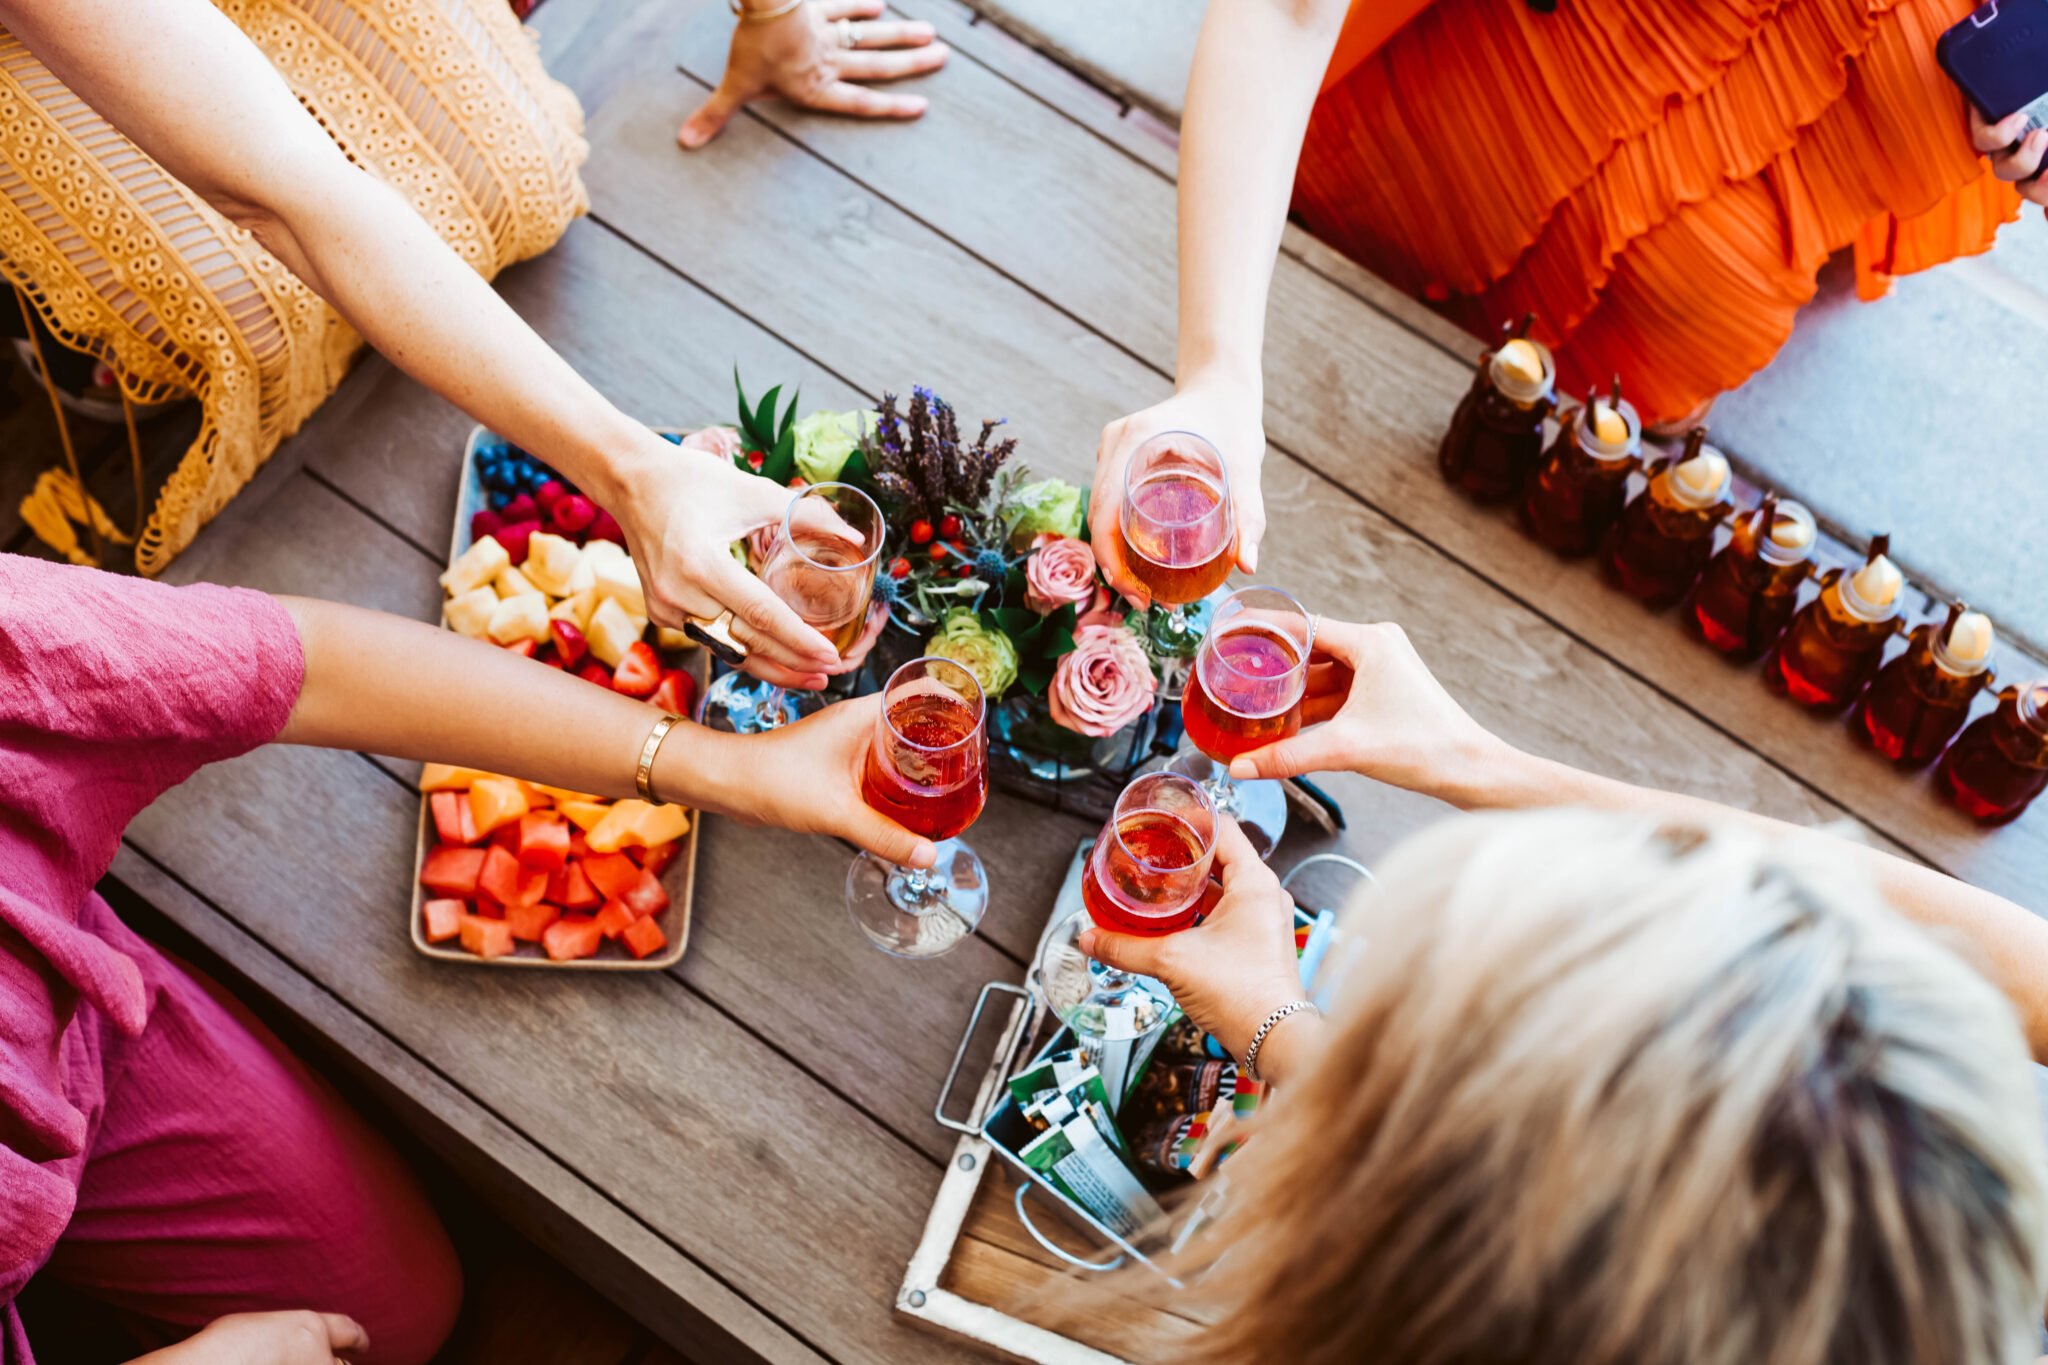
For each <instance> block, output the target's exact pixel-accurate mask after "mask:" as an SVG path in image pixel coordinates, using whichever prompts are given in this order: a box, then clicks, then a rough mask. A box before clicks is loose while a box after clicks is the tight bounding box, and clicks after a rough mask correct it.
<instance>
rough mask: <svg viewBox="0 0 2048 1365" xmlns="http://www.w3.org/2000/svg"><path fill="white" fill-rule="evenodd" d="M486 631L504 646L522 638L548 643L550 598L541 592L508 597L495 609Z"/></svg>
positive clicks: (515, 642)
mask: <svg viewBox="0 0 2048 1365" xmlns="http://www.w3.org/2000/svg"><path fill="white" fill-rule="evenodd" d="M486 633H487V634H489V635H490V637H491V638H492V639H493V640H496V641H497V642H498V643H499V644H501V645H510V644H517V643H518V642H519V641H521V640H533V641H535V642H537V643H545V642H546V640H547V638H548V599H547V598H545V597H543V596H541V595H540V594H539V593H538V592H527V593H521V594H520V595H519V596H517V597H508V598H506V599H505V600H503V601H502V602H500V603H498V605H497V606H496V607H494V608H493V609H492V610H491V623H490V625H489V626H488V627H487V630H486Z"/></svg>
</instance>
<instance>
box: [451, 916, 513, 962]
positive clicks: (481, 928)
mask: <svg viewBox="0 0 2048 1365" xmlns="http://www.w3.org/2000/svg"><path fill="white" fill-rule="evenodd" d="M462 946H463V947H465V948H467V949H469V951H471V952H472V953H475V954H476V955H477V956H478V957H503V956H505V954H507V953H509V952H511V951H512V930H511V928H510V926H508V925H507V924H506V923H505V921H503V920H501V919H483V918H480V917H478V916H476V915H464V916H463V917H462Z"/></svg>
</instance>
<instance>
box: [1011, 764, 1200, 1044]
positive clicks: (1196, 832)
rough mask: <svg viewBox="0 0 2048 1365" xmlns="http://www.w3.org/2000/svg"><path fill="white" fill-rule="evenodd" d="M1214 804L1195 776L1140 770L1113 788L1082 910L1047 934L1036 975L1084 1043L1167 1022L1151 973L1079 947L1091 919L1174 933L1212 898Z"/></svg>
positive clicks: (1169, 998) (1164, 999)
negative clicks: (1115, 963)
mask: <svg viewBox="0 0 2048 1365" xmlns="http://www.w3.org/2000/svg"><path fill="white" fill-rule="evenodd" d="M1215 854H1216V805H1215V802H1214V801H1212V800H1211V799H1210V797H1209V794H1208V793H1207V792H1205V791H1203V790H1202V787H1201V785H1200V784H1199V783H1197V782H1194V781H1191V780H1190V779H1188V778H1186V777H1183V776H1181V775H1180V774H1178V773H1172V772H1156V773H1146V774H1145V775H1143V776H1141V777H1138V778H1135V779H1133V780H1132V781H1131V783H1130V785H1128V786H1126V787H1125V788H1124V789H1123V791H1122V792H1121V793H1120V794H1119V795H1118V796H1117V799H1116V806H1115V808H1114V809H1113V810H1111V812H1110V816H1109V820H1108V821H1107V822H1106V823H1105V824H1104V825H1103V827H1102V832H1101V833H1100V834H1098V835H1097V836H1096V838H1095V846H1094V847H1093V848H1092V849H1090V850H1089V853H1088V865H1087V867H1086V869H1085V870H1084V871H1083V873H1082V876H1081V904H1082V906H1083V907H1084V908H1083V909H1082V910H1081V911H1080V912H1078V913H1076V914H1073V915H1070V916H1068V917H1067V918H1066V919H1065V920H1063V921H1062V922H1061V923H1059V924H1057V925H1055V926H1053V928H1052V929H1050V930H1048V931H1047V933H1046V938H1045V942H1044V943H1043V944H1041V945H1040V947H1039V952H1038V957H1037V959H1036V961H1035V962H1034V963H1033V964H1032V975H1033V978H1034V981H1033V984H1034V986H1035V987H1036V989H1037V991H1038V993H1039V995H1040V997H1041V998H1043V999H1044V1000H1045V1001H1046V1002H1047V1003H1048V1004H1049V1005H1051V1006H1052V1009H1053V1012H1054V1013H1055V1014H1057V1015H1059V1017H1060V1019H1061V1021H1062V1022H1063V1023H1065V1024H1066V1025H1067V1027H1069V1028H1071V1029H1073V1030H1074V1035H1075V1036H1076V1037H1077V1038H1079V1039H1082V1040H1083V1041H1084V1042H1088V1043H1096V1042H1121V1041H1125V1040H1128V1039H1133V1038H1142V1037H1144V1036H1145V1035H1146V1034H1148V1033H1150V1032H1152V1030H1154V1029H1156V1028H1158V1027H1160V1026H1161V1025H1162V1024H1164V1023H1165V1022H1166V1019H1167V1016H1168V1015H1169V1014H1171V1013H1172V1011H1173V995H1172V993H1171V992H1169V991H1168V990H1167V989H1166V987H1165V986H1164V985H1163V984H1161V983H1160V982H1158V981H1155V980H1153V979H1152V978H1151V977H1149V976H1137V975H1134V974H1132V973H1129V972H1124V971H1119V970H1118V969H1116V968H1114V967H1110V966H1107V965H1105V964H1103V963H1100V962H1096V961H1094V960H1092V959H1091V958H1089V957H1088V956H1087V955H1086V954H1084V953H1083V952H1082V951H1081V949H1080V936H1081V931H1082V930H1084V929H1086V928H1088V927H1089V926H1090V925H1091V924H1092V925H1094V926H1095V927H1097V928H1101V929H1110V930H1114V931H1116V932H1118V933H1125V934H1144V935H1148V936H1154V935H1162V934H1172V933H1178V932H1179V931H1180V930H1182V929H1186V928H1188V927H1190V926H1191V925H1193V924H1194V923H1196V922H1197V921H1198V920H1199V919H1200V918H1201V916H1202V914H1203V912H1204V911H1205V910H1206V909H1207V908H1208V907H1209V905H1210V904H1211V903H1212V901H1213V894H1212V887H1211V885H1210V882H1209V868H1210V864H1211V863H1212V862H1213V861H1214V860H1215Z"/></svg>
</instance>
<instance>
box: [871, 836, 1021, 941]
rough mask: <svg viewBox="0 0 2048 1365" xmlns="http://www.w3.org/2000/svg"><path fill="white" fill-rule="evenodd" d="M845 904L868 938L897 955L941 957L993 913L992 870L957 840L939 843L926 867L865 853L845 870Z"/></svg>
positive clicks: (971, 850)
mask: <svg viewBox="0 0 2048 1365" xmlns="http://www.w3.org/2000/svg"><path fill="white" fill-rule="evenodd" d="M846 908H847V911H848V912H849V913H850V914H852V916H853V922H854V923H855V924H857V925H859V926H860V931H861V932H862V933H863V934H866V935H867V936H868V942H870V943H872V944H874V945H875V946H876V947H877V948H880V949H881V950H882V951H883V952H885V953H889V954H892V955H893V956H896V957H938V956H940V955H941V954H944V953H950V952H952V951H953V949H955V948H957V947H959V946H960V944H961V942H962V941H963V940H965V939H966V938H967V937H968V936H969V935H971V934H972V933H973V932H974V931H975V929H976V928H977V927H978V926H979V925H980V924H981V917H982V916H983V915H984V914H986V913H988V874H987V873H986V872H985V871H983V869H982V866H981V859H980V858H977V857H976V856H975V854H974V850H973V849H971V848H969V847H968V846H967V845H965V844H963V843H961V842H960V841H959V840H958V839H947V840H944V841H942V842H941V843H940V844H939V857H938V861H937V862H936V863H934V864H933V865H932V866H931V867H930V868H929V869H928V870H926V871H922V872H920V871H917V870H915V869H913V868H908V867H898V866H897V865H896V864H895V863H892V862H887V861H885V860H883V859H881V858H877V857H876V856H875V855H874V854H872V853H863V854H861V855H860V856H859V857H858V858H855V859H854V860H853V865H852V866H851V867H849V868H847V869H846Z"/></svg>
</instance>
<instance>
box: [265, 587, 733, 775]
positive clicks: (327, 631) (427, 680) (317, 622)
mask: <svg viewBox="0 0 2048 1365" xmlns="http://www.w3.org/2000/svg"><path fill="white" fill-rule="evenodd" d="M281 600H282V601H283V603H284V606H285V609H286V610H287V611H289V612H290V613H291V616H292V620H293V621H294V623H296V625H297V626H298V630H299V640H300V643H301V645H302V647H303V648H304V650H305V656H306V677H305V682H304V684H303V686H302V687H301V688H300V691H299V699H298V704H297V705H296V706H295V707H294V708H293V710H292V716H291V720H290V721H289V722H288V723H287V724H286V726H285V730H284V733H283V734H282V735H281V736H279V738H280V740H282V741H283V742H284V743H287V744H309V745H316V746H319V747H323V748H331V749H360V750H363V751H365V752H368V753H375V754H389V755H391V756H393V757H395V758H415V759H423V760H432V761H435V762H441V763H454V764H458V765H460V766H462V767H468V768H481V769H484V770H485V771H487V772H494V773H504V774H507V775H508V776H512V777H522V778H525V779H527V780H528V781H532V782H542V783H546V784H547V785H549V786H554V787H567V788H569V789H571V790H573V791H580V792H590V793H592V794H594V795H597V796H604V797H625V796H632V795H634V794H635V792H636V786H635V773H636V771H637V769H638V765H639V759H640V750H641V747H642V745H644V744H645V743H646V741H647V736H648V733H649V731H650V730H652V728H653V726H654V723H655V722H656V721H657V720H659V719H660V717H661V713H660V712H659V711H657V710H656V709H655V708H654V707H652V706H649V705H648V704H647V703H645V702H642V701H635V700H633V699H632V698H630V697H625V696H622V695H620V694H618V693H616V692H611V691H607V690H606V689H604V688H600V687H593V686H592V685H591V684H590V683H588V682H586V681H584V680H583V679H581V678H578V677H574V676H572V675H571V674H568V673H565V672H563V671H561V670H560V669H554V668H548V667H546V666H544V665H538V664H535V663H533V662H532V661H531V660H528V659H525V658H522V657H520V656H519V655H516V654H512V653H510V652H508V651H506V650H502V649H498V648H495V647H493V646H491V645H488V644H484V643H482V642H481V641H477V640H471V639H468V638H466V637H464V636H461V635H457V634H455V633H454V632H453V631H447V630H441V629H439V628H437V627H434V626H429V625H425V624H423V623H421V622H418V621H409V620H406V619H405V618H403V617H398V616H391V615H388V614H387V613H384V612H378V611H369V610H366V609H364V608H361V607H351V606H345V605H343V604H341V603H338V602H322V601H318V600H315V599H312V598H301V597H288V598H283V599H281ZM744 743H745V741H744V740H742V739H740V738H739V737H738V736H736V735H728V734H723V733H720V732H716V731H711V730H707V729H705V728H704V727H703V726H701V725H677V726H675V727H674V728H673V729H672V730H671V731H670V732H669V735H668V738H667V739H666V740H665V741H664V742H663V743H662V746H661V756H660V761H659V763H658V764H657V766H656V768H655V772H654V788H655V790H656V792H657V793H659V794H660V795H661V796H662V797H663V798H665V799H667V800H671V801H676V802H680V803H682V804H684V805H688V806H693V807H696V808H698V809H700V810H709V811H713V812H715V813H719V814H727V815H730V814H742V813H745V812H743V811H742V809H741V806H742V804H743V803H742V801H741V800H740V799H739V796H738V792H737V790H736V788H735V786H734V783H735V782H736V781H737V780H738V778H739V776H740V774H741V773H742V772H743V771H744V770H745V766H746V764H745V761H744V760H743V758H742V756H741V755H740V754H739V753H738V752H736V751H735V750H736V746H738V745H742V744H744Z"/></svg>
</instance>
